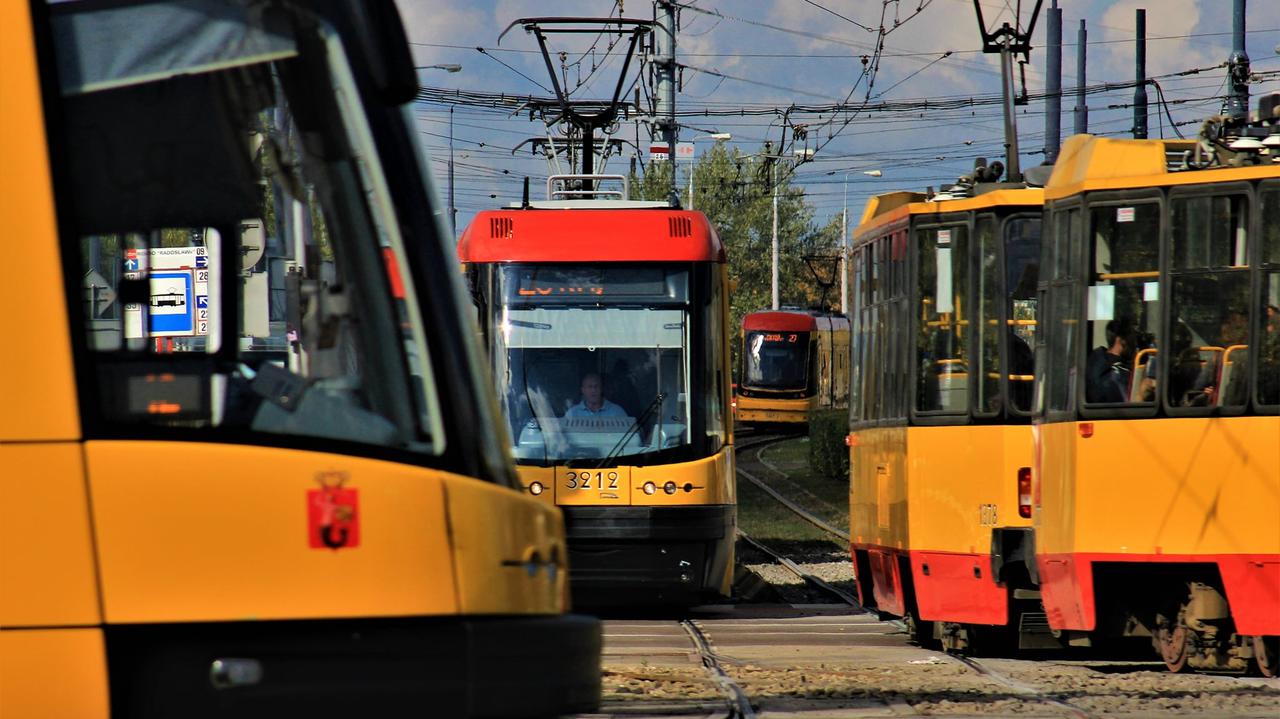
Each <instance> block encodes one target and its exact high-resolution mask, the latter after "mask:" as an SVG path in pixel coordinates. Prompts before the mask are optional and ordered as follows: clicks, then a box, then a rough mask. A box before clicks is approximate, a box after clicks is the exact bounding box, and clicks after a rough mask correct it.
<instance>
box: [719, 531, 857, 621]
mask: <svg viewBox="0 0 1280 719" xmlns="http://www.w3.org/2000/svg"><path fill="white" fill-rule="evenodd" d="M738 538H739V539H742V540H743V541H744V542H746V543H747V544H750V545H751V546H753V547H755V548H756V549H758V550H760V551H761V552H764V553H765V554H767V555H769V556H770V557H772V558H773V560H774V561H776V562H777V563H778V564H781V565H782V566H783V567H784V568H786V569H787V571H789V572H791V573H792V574H794V575H796V576H797V577H800V578H801V579H802V580H804V581H806V582H809V583H810V584H813V585H814V586H816V587H818V588H819V589H822V590H823V591H825V592H829V593H831V594H833V595H835V596H837V597H839V598H840V601H842V602H844V603H845V604H848V605H849V606H851V607H855V608H857V609H860V610H862V611H864V612H867V613H870V612H869V611H868V610H867V609H865V608H864V607H863V606H862V605H861V604H860V603H859V602H858V598H857V597H855V596H853V595H852V594H850V593H848V592H846V591H844V590H843V589H840V588H839V587H837V586H835V585H833V584H831V583H830V582H828V581H826V580H825V579H822V578H820V577H815V576H814V575H812V574H810V573H808V572H806V571H804V569H802V568H801V567H800V565H798V564H796V563H795V562H794V561H792V560H790V559H788V558H787V557H784V556H782V555H781V554H779V553H778V552H775V551H774V550H773V549H770V548H769V547H767V546H765V545H763V544H761V543H760V542H759V540H757V539H755V538H753V537H750V536H748V535H747V534H746V533H745V532H743V531H742V530H741V529H739V530H738Z"/></svg>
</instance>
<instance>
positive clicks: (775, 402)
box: [734, 395, 818, 423]
mask: <svg viewBox="0 0 1280 719" xmlns="http://www.w3.org/2000/svg"><path fill="white" fill-rule="evenodd" d="M737 403H738V404H737V410H736V411H735V412H734V417H735V418H736V419H737V420H738V421H739V422H781V423H805V422H808V421H809V412H810V411H811V410H814V409H816V408H817V407H818V398H817V397H816V396H814V397H806V398H804V399H771V398H769V397H744V396H742V395H739V396H738V398H737Z"/></svg>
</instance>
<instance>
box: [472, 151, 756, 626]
mask: <svg viewBox="0 0 1280 719" xmlns="http://www.w3.org/2000/svg"><path fill="white" fill-rule="evenodd" d="M582 177H583V176H567V177H562V176H555V175H553V176H552V177H551V178H549V179H548V184H547V188H548V198H549V199H548V200H546V201H539V202H526V203H524V205H523V206H515V207H512V208H510V209H503V210H491V211H485V212H481V213H479V214H478V215H477V216H476V218H475V219H474V221H472V223H471V224H470V225H469V226H468V227H467V228H466V230H465V231H464V232H463V234H462V237H461V240H460V241H459V244H458V256H459V258H460V259H461V261H462V262H463V263H464V265H465V267H466V272H467V275H468V278H469V281H470V283H471V287H472V291H473V296H474V297H475V298H476V301H477V302H478V303H479V312H480V316H481V324H482V327H483V328H484V334H485V337H486V340H487V342H488V345H489V352H490V359H491V362H492V365H493V375H494V378H495V379H496V381H497V385H498V390H499V395H500V398H501V403H502V408H503V409H504V410H505V412H506V418H507V422H508V429H509V430H510V433H511V436H512V438H513V440H514V443H513V445H512V449H513V451H514V453H515V457H516V464H517V468H518V470H519V473H520V480H521V483H522V484H523V486H524V488H525V490H526V491H527V492H529V493H530V494H531V495H532V496H536V497H538V498H539V499H541V500H542V501H544V502H546V503H547V505H548V506H551V505H555V506H558V507H560V508H561V509H562V510H564V515H565V525H566V530H567V533H568V540H569V555H570V583H571V585H572V588H573V593H574V598H575V601H579V602H585V603H590V604H593V605H599V604H606V603H618V602H622V603H641V602H650V601H659V602H672V603H683V604H688V603H696V602H699V601H703V600H706V599H711V598H716V597H724V596H728V595H729V593H730V589H731V581H732V577H733V544H734V532H735V526H736V524H735V517H736V514H735V489H734V487H735V483H734V462H733V448H732V442H733V436H732V431H731V430H732V427H731V419H730V411H729V401H730V396H729V392H730V387H729V377H730V373H729V352H728V349H729V346H728V341H729V340H728V330H727V327H728V319H727V318H728V311H729V301H728V292H727V289H728V279H727V268H726V265H725V253H724V247H723V245H722V244H721V242H720V239H719V237H718V236H717V235H716V232H715V230H714V229H713V228H712V227H711V225H710V223H708V221H707V218H706V217H705V216H704V215H703V214H702V213H700V212H692V211H682V210H679V209H674V208H672V207H670V206H668V205H667V204H666V203H660V202H639V201H629V200H626V199H625V196H626V195H625V193H626V188H625V178H623V177H621V176H597V175H592V176H586V177H588V178H589V180H590V182H602V181H606V180H605V178H609V179H608V181H620V182H623V184H624V188H623V190H622V196H623V198H624V199H621V200H613V199H608V200H606V199H600V198H594V197H593V198H587V199H559V198H560V197H561V195H560V192H562V190H561V189H560V188H561V186H562V185H567V184H569V183H571V182H580V181H582ZM567 192H568V193H569V194H568V196H570V197H577V196H578V195H580V194H581V193H582V192H584V191H583V190H567ZM503 434H504V435H505V434H506V431H505V430H504V432H503Z"/></svg>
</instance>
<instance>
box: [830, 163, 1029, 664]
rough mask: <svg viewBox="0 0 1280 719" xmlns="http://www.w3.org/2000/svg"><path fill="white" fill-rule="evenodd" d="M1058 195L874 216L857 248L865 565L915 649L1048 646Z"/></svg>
mask: <svg viewBox="0 0 1280 719" xmlns="http://www.w3.org/2000/svg"><path fill="white" fill-rule="evenodd" d="M1042 202H1043V191H1042V190H1040V189H1036V188H1029V187H1025V186H1022V185H1013V184H1008V183H999V184H996V183H982V184H978V185H977V186H958V187H955V188H950V191H949V192H948V193H947V194H945V195H938V196H934V197H926V196H925V195H923V194H919V193H911V192H894V193H888V194H885V195H880V196H878V197H875V198H872V200H871V201H870V203H869V204H868V206H867V209H866V211H865V213H864V215H863V219H862V222H861V223H860V225H859V226H858V227H857V228H856V229H855V231H854V233H853V255H852V268H853V285H852V292H851V302H852V315H851V319H852V321H853V348H852V368H853V369H852V375H853V377H852V390H851V399H850V430H851V431H850V434H849V438H848V442H849V444H850V488H849V492H850V494H849V511H850V535H851V537H852V543H851V552H852V555H853V560H854V563H855V569H856V572H857V576H858V589H859V592H860V596H861V599H862V602H863V604H864V605H866V606H868V607H874V608H876V609H878V610H879V611H880V612H881V613H882V614H886V615H890V616H895V617H902V618H904V619H905V620H906V621H907V623H908V625H909V627H910V628H911V632H912V634H913V636H914V637H915V638H916V640H917V641H920V642H922V643H932V642H933V641H935V640H941V641H942V643H943V645H944V646H945V647H947V648H948V649H955V650H965V649H973V648H975V645H976V644H979V643H986V640H988V639H990V640H1010V641H1012V640H1015V639H1016V640H1018V641H1019V643H1020V644H1021V645H1023V646H1032V645H1035V644H1037V643H1042V640H1043V639H1044V638H1045V634H1046V632H1045V631H1044V626H1043V616H1042V615H1041V614H1040V612H1039V607H1038V605H1037V603H1036V601H1035V600H1036V597H1037V595H1036V593H1035V591H1034V587H1033V585H1032V584H1031V582H1030V579H1029V577H1028V576H1027V574H1028V573H1027V572H1026V571H1025V568H1024V567H1025V563H1024V562H1022V561H1020V560H1022V559H1023V558H1024V557H1025V556H1028V555H1027V552H1029V551H1030V546H1029V543H1027V542H1026V539H1027V536H1028V534H1029V530H1030V525H1031V518H1030V517H1031V515H1030V511H1031V497H1030V473H1031V464H1032V462H1031V458H1032V440H1031V423H1030V412H1031V399H1032V397H1031V387H1032V379H1033V366H1032V365H1033V357H1032V355H1031V346H1032V344H1033V343H1034V334H1035V331H1036V321H1037V319H1036V314H1037V308H1038V307H1037V305H1038V303H1037V301H1036V293H1035V288H1036V273H1037V265H1038V262H1039V247H1040V222H1041V220H1040V217H1041V206H1042Z"/></svg>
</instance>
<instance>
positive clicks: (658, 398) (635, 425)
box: [596, 392, 667, 469]
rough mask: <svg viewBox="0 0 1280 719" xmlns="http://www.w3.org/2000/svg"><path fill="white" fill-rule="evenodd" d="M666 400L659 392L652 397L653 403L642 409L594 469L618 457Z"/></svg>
mask: <svg viewBox="0 0 1280 719" xmlns="http://www.w3.org/2000/svg"><path fill="white" fill-rule="evenodd" d="M666 398H667V396H666V395H665V394H663V393H661V392H659V393H658V394H656V395H654V397H653V401H652V402H650V403H649V406H648V407H645V408H644V411H643V412H641V413H640V416H639V417H636V421H634V422H632V423H631V426H630V427H628V428H627V431H626V432H624V433H623V434H622V437H621V438H620V439H619V440H618V443H617V444H615V445H613V449H611V450H609V454H608V455H606V456H605V458H604V459H602V460H600V461H599V462H598V463H596V469H601V468H603V467H604V466H605V465H607V464H609V462H612V461H613V459H614V457H617V456H618V453H619V452H621V451H622V448H623V447H625V446H627V441H628V440H630V439H631V438H632V437H634V436H635V434H636V433H637V432H639V431H640V427H641V426H643V425H644V423H645V420H647V419H649V416H650V415H652V414H653V413H654V412H655V411H657V409H658V408H659V407H661V406H662V401H663V400H665V399H666Z"/></svg>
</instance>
